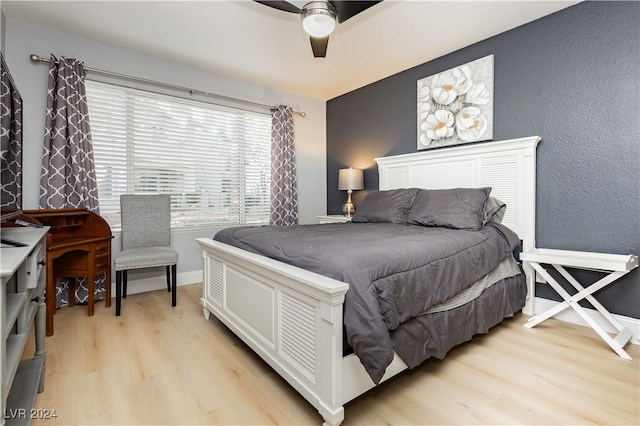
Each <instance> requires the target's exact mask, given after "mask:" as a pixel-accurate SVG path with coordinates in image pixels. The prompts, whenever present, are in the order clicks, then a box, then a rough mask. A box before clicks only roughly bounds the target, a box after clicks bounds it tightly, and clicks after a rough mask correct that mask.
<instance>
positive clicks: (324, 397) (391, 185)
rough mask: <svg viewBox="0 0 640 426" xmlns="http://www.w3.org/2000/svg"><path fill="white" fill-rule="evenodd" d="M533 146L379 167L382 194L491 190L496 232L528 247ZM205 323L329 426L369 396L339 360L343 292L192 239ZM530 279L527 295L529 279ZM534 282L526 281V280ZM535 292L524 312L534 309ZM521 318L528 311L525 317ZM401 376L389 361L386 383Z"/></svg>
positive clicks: (359, 374) (355, 368)
mask: <svg viewBox="0 0 640 426" xmlns="http://www.w3.org/2000/svg"><path fill="white" fill-rule="evenodd" d="M539 140H540V138H538V137H530V138H522V139H514V140H509V141H500V142H489V143H482V144H473V145H465V146H457V147H449V148H443V149H437V150H429V151H422V152H418V153H415V154H406V155H399V156H393V157H385V158H378V159H376V161H377V162H378V166H379V167H378V169H379V172H380V189H381V190H384V189H395V188H406V187H420V188H434V189H437V188H453V187H480V186H491V187H492V188H493V190H492V195H494V196H495V197H497V198H499V199H501V200H502V201H504V202H506V203H507V205H508V209H507V214H506V216H505V219H504V220H503V223H505V224H507V225H508V226H510V227H511V228H512V229H514V230H515V231H516V232H517V233H518V234H519V235H520V237H521V238H522V240H523V245H524V248H528V247H535V167H536V166H535V150H536V145H537V143H538V141H539ZM197 242H198V244H199V245H200V247H201V249H202V252H203V278H204V288H203V292H202V294H203V297H202V306H203V312H204V315H205V318H207V319H208V318H209V316H210V314H211V313H213V314H214V315H215V316H216V317H217V318H218V319H219V320H220V321H221V322H223V323H224V324H225V325H226V326H227V327H229V328H230V329H231V330H232V331H233V332H234V333H235V334H236V335H237V336H238V337H240V338H241V339H242V340H243V341H244V342H245V343H246V344H247V345H249V346H250V347H251V348H252V349H253V350H254V351H255V352H256V353H257V354H258V355H260V357H261V358H262V359H264V360H265V361H266V362H267V363H268V364H269V365H270V366H271V367H272V368H273V369H274V370H276V371H277V372H278V374H280V376H282V377H283V378H284V379H285V380H287V381H288V382H289V383H290V384H291V385H292V386H293V387H294V388H295V389H296V390H297V391H298V392H299V393H300V394H301V395H302V396H303V397H304V398H305V399H306V400H307V401H309V403H311V404H312V405H313V406H314V407H316V409H317V410H318V412H319V413H320V414H321V415H322V417H323V418H324V420H325V424H327V425H338V424H340V423H341V422H342V420H343V418H344V407H343V405H344V404H345V403H346V402H348V401H350V400H352V399H353V398H355V397H357V396H358V395H361V394H362V393H364V392H366V391H367V390H368V389H370V388H372V387H374V384H373V382H372V381H371V378H370V377H369V376H368V375H367V373H366V371H365V370H364V368H363V367H362V364H361V363H360V361H359V359H358V358H357V357H356V356H355V355H353V354H352V355H349V356H346V357H343V356H342V327H343V323H342V311H343V309H342V308H343V303H344V296H345V294H346V292H347V290H348V285H347V284H345V283H343V282H339V281H336V280H333V279H330V278H327V277H324V276H321V275H318V274H315V273H312V272H309V271H306V270H303V269H300V268H296V267H294V266H291V265H287V264H284V263H282V262H278V261H276V260H273V259H269V258H266V257H263V256H259V255H257V254H254V253H250V252H247V251H244V250H241V249H238V248H236V247H232V246H228V245H226V244H223V243H220V242H217V241H214V240H213V239H211V238H198V239H197ZM526 272H527V283H528V285H529V286H532V285H533V284H534V283H533V278H532V277H533V273H532V272H531V271H526ZM530 278H531V279H530ZM532 294H533V293H532V291H531V290H530V295H529V297H528V301H527V304H528V305H529V306H532V301H533V298H532V297H531V295H532ZM526 309H531V308H527V306H525V313H528V312H526ZM403 369H406V365H405V364H404V363H403V362H402V361H401V360H400V358H399V357H397V356H396V357H395V358H394V360H393V362H392V363H391V365H390V366H388V367H387V370H386V373H385V376H384V377H383V381H384V380H386V379H388V378H389V377H392V376H394V375H395V374H397V373H398V372H400V371H402V370H403Z"/></svg>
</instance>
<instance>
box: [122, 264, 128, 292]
mask: <svg viewBox="0 0 640 426" xmlns="http://www.w3.org/2000/svg"><path fill="white" fill-rule="evenodd" d="M122 298H123V299H126V298H127V270H126V269H125V270H124V271H122Z"/></svg>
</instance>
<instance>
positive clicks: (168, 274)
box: [167, 265, 171, 291]
mask: <svg viewBox="0 0 640 426" xmlns="http://www.w3.org/2000/svg"><path fill="white" fill-rule="evenodd" d="M170 268H171V265H167V291H171V274H170V272H169V270H170Z"/></svg>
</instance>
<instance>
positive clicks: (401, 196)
mask: <svg viewBox="0 0 640 426" xmlns="http://www.w3.org/2000/svg"><path fill="white" fill-rule="evenodd" d="M418 191H420V189H418V188H407V189H392V190H388V191H371V192H370V193H368V194H367V196H366V197H365V198H364V200H363V201H362V204H360V206H359V207H358V208H357V209H356V212H355V214H354V215H353V219H351V221H352V222H361V223H366V222H369V223H404V222H405V219H406V217H407V212H408V211H409V209H410V208H411V204H413V200H414V198H415V197H416V194H417V193H418Z"/></svg>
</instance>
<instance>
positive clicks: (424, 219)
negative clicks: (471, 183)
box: [407, 188, 491, 231]
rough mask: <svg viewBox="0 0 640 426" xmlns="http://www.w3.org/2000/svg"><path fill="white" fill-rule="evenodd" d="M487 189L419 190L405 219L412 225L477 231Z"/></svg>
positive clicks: (482, 222)
mask: <svg viewBox="0 0 640 426" xmlns="http://www.w3.org/2000/svg"><path fill="white" fill-rule="evenodd" d="M490 192H491V188H454V189H422V190H420V192H418V195H416V199H415V200H414V202H413V206H411V210H410V211H409V214H408V216H407V222H409V223H411V224H414V225H424V226H442V227H446V228H454V229H468V230H472V231H477V230H478V229H480V228H481V227H482V226H483V224H484V211H483V210H484V206H485V203H486V202H487V199H488V198H489V193H490Z"/></svg>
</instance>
